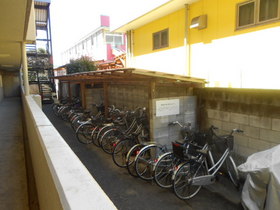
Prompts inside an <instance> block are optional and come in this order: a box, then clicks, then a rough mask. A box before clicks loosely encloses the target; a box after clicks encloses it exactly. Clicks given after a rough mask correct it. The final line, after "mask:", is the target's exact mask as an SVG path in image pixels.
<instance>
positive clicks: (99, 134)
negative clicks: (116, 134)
mask: <svg viewBox="0 0 280 210" xmlns="http://www.w3.org/2000/svg"><path fill="white" fill-rule="evenodd" d="M113 128H114V127H113V126H108V125H105V126H104V125H103V124H101V125H99V129H98V130H97V134H96V137H95V138H96V141H98V142H97V144H98V145H99V146H100V147H101V140H102V139H101V137H102V136H103V135H104V134H105V132H107V131H108V130H111V129H113Z"/></svg>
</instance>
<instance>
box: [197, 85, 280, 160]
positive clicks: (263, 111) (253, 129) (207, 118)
mask: <svg viewBox="0 0 280 210" xmlns="http://www.w3.org/2000/svg"><path fill="white" fill-rule="evenodd" d="M195 95H197V96H198V102H199V103H198V111H199V118H198V119H199V122H200V123H199V124H200V126H201V127H202V128H207V127H208V126H209V125H215V126H217V127H219V128H220V129H221V130H222V131H223V132H229V131H230V130H231V129H233V128H240V129H242V130H244V134H242V135H238V134H236V135H235V146H234V151H235V152H236V153H237V154H238V155H240V156H242V157H244V158H246V157H248V156H249V155H251V154H253V153H255V152H258V151H262V150H265V149H269V148H271V147H273V146H276V145H278V144H280V91H279V90H254V89H217V88H204V89H196V90H195Z"/></svg>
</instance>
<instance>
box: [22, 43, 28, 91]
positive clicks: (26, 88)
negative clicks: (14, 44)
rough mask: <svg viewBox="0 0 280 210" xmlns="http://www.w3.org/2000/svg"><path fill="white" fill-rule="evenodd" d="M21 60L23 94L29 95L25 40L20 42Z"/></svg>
mask: <svg viewBox="0 0 280 210" xmlns="http://www.w3.org/2000/svg"><path fill="white" fill-rule="evenodd" d="M21 58H22V59H21V61H22V73H23V84H24V92H25V95H26V96H28V95H29V81H28V66H27V56H26V48H25V42H22V43H21Z"/></svg>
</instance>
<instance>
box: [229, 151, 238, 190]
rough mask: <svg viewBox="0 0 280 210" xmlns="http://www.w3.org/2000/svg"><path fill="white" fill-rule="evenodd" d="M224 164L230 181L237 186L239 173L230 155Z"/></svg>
mask: <svg viewBox="0 0 280 210" xmlns="http://www.w3.org/2000/svg"><path fill="white" fill-rule="evenodd" d="M226 166H227V172H228V175H229V177H230V179H231V181H232V183H233V184H234V185H235V187H237V188H238V187H239V185H240V182H239V173H238V170H237V167H236V165H235V162H234V160H233V158H232V157H231V156H230V155H229V156H228V157H227V159H226Z"/></svg>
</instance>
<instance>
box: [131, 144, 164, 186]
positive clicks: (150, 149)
mask: <svg viewBox="0 0 280 210" xmlns="http://www.w3.org/2000/svg"><path fill="white" fill-rule="evenodd" d="M163 153H164V151H163V149H162V148H161V147H159V146H157V145H148V146H145V147H144V148H143V149H141V151H140V152H139V154H138V155H137V157H136V160H135V170H136V173H137V175H138V176H139V177H140V178H141V179H143V180H147V181H148V180H152V179H153V168H154V165H155V164H156V162H157V161H158V158H159V156H160V155H162V154H163Z"/></svg>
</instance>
